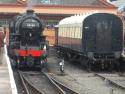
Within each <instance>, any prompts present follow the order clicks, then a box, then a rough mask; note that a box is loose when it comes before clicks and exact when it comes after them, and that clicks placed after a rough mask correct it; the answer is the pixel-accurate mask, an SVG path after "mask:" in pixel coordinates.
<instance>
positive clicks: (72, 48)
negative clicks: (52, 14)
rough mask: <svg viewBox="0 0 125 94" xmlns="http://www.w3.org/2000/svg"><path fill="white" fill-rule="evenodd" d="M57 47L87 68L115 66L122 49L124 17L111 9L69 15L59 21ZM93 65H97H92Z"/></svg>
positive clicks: (66, 56) (117, 64)
mask: <svg viewBox="0 0 125 94" xmlns="http://www.w3.org/2000/svg"><path fill="white" fill-rule="evenodd" d="M56 37H57V39H58V40H57V44H56V46H57V50H58V52H59V54H61V56H62V55H63V56H65V58H68V59H69V60H70V61H80V62H81V63H82V64H83V65H85V66H86V67H87V68H90V69H92V68H99V69H110V70H111V69H113V68H114V66H117V67H119V65H120V64H119V62H118V60H119V59H120V58H121V53H122V50H123V24H122V20H121V19H120V18H119V17H118V16H116V15H114V14H108V13H92V14H85V15H76V16H71V17H67V18H65V19H63V20H61V21H60V22H59V28H58V33H57V34H56ZM93 66H94V67H93Z"/></svg>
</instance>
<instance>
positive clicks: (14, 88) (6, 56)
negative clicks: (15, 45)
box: [4, 45, 18, 94]
mask: <svg viewBox="0 0 125 94" xmlns="http://www.w3.org/2000/svg"><path fill="white" fill-rule="evenodd" d="M4 50H5V58H6V61H7V65H8V70H9V77H10V84H11V89H12V94H18V93H17V87H16V84H15V80H14V77H13V71H12V68H11V65H10V60H9V57H8V55H7V49H6V45H4Z"/></svg>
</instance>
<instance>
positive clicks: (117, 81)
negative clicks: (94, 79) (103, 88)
mask: <svg viewBox="0 0 125 94" xmlns="http://www.w3.org/2000/svg"><path fill="white" fill-rule="evenodd" d="M94 74H95V76H98V77H100V78H101V79H102V80H105V81H106V82H108V83H109V84H111V85H113V86H115V87H117V88H120V89H122V90H124V91H125V75H123V74H118V73H114V74H107V73H106V74H104V73H94Z"/></svg>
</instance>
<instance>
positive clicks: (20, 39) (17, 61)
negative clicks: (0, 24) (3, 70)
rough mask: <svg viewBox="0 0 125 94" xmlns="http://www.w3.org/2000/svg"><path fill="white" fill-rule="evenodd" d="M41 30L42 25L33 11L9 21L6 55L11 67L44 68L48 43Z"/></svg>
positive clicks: (42, 28)
mask: <svg viewBox="0 0 125 94" xmlns="http://www.w3.org/2000/svg"><path fill="white" fill-rule="evenodd" d="M43 30H44V23H43V21H42V20H41V19H40V18H39V17H38V16H37V15H36V14H35V13H34V11H33V10H27V12H26V13H24V14H22V15H18V16H16V17H14V18H13V19H12V21H10V24H9V45H8V55H9V57H10V59H11V61H12V65H14V66H15V67H17V68H23V67H28V68H33V67H39V68H43V67H44V66H45V64H46V63H47V53H48V52H47V51H48V42H47V41H46V37H45V36H44V35H43Z"/></svg>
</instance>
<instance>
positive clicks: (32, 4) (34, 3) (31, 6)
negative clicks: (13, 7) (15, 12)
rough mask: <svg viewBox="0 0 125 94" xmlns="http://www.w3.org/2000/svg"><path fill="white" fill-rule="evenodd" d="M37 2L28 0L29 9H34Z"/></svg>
mask: <svg viewBox="0 0 125 94" xmlns="http://www.w3.org/2000/svg"><path fill="white" fill-rule="evenodd" d="M36 4H37V0H27V9H33V7H34V6H35V5H36Z"/></svg>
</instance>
